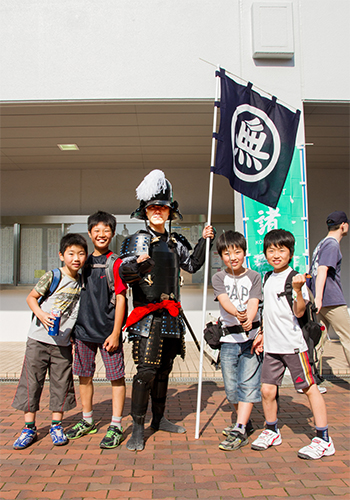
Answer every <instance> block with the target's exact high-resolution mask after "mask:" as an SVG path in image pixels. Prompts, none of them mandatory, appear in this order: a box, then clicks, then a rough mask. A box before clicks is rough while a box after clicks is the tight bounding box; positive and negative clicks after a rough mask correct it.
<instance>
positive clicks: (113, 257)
mask: <svg viewBox="0 0 350 500" xmlns="http://www.w3.org/2000/svg"><path fill="white" fill-rule="evenodd" d="M106 257H107V260H106V263H105V264H90V261H91V259H90V258H88V260H87V261H86V264H85V266H84V269H85V268H86V267H87V266H90V267H91V268H93V269H96V268H100V269H106V279H107V284H108V288H109V290H110V292H111V294H112V297H111V304H113V305H114V306H115V302H116V297H115V284H114V274H113V269H114V264H115V263H116V261H117V259H118V258H119V257H118V255H117V254H116V253H113V252H108V254H107V255H106ZM85 283H86V280H85V273H84V270H83V285H82V286H83V287H85Z"/></svg>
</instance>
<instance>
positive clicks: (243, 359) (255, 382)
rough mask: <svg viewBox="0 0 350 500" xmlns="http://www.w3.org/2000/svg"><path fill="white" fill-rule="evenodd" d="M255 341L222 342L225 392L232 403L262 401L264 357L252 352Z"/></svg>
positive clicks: (222, 368)
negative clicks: (261, 376)
mask: <svg viewBox="0 0 350 500" xmlns="http://www.w3.org/2000/svg"><path fill="white" fill-rule="evenodd" d="M252 344H253V341H252V340H247V342H242V343H236V344H235V343H230V342H223V343H222V344H221V354H220V357H221V371H222V376H223V379H224V385H225V392H226V397H227V399H228V401H229V402H230V403H232V404H238V403H239V402H242V403H258V402H259V401H261V393H260V374H261V366H262V357H261V355H260V356H257V355H256V354H255V352H254V353H253V354H251V353H250V350H251V348H252Z"/></svg>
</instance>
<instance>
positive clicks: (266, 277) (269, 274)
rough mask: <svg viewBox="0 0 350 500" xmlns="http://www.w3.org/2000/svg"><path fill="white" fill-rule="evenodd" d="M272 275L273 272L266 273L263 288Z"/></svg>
mask: <svg viewBox="0 0 350 500" xmlns="http://www.w3.org/2000/svg"><path fill="white" fill-rule="evenodd" d="M272 273H273V271H267V273H265V275H264V282H263V286H265V283H266V281H267V279H268V278H269V277H270V276H271V274H272Z"/></svg>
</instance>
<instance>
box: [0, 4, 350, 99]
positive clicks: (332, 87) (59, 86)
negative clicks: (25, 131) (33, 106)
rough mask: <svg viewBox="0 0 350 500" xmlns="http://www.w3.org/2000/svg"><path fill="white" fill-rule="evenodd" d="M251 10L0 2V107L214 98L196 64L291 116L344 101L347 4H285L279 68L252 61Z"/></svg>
mask: <svg viewBox="0 0 350 500" xmlns="http://www.w3.org/2000/svg"><path fill="white" fill-rule="evenodd" d="M253 3H254V2H253V1H252V0H216V2H211V1H209V0H192V1H191V2H188V1H186V0H176V1H174V0H149V1H148V2H144V1H143V0H134V1H133V2H130V1H128V0H119V1H118V2H116V1H115V0H100V1H98V2H96V0H75V1H74V2H71V1H70V0H60V1H51V2H47V1H46V0H37V1H35V2H27V1H25V0H3V1H2V3H1V14H2V15H1V21H0V22H1V25H0V28H1V29H0V43H1V47H2V51H1V56H0V57H1V59H0V65H1V68H3V69H6V68H8V69H9V71H2V77H1V79H2V81H1V89H0V100H4V101H21V100H24V101H28V100H61V99H68V100H71V99H116V98H117V99H164V98H166V99H167V98H170V99H177V98H178V99H181V98H186V99H196V98H212V97H213V93H214V83H213V78H212V76H213V67H212V66H210V65H208V64H206V63H205V62H203V61H202V60H201V58H202V59H204V60H206V61H209V62H210V63H212V64H214V65H218V64H219V65H221V66H222V67H224V68H226V69H227V70H229V71H231V72H232V73H234V74H236V75H238V76H239V77H241V78H243V79H245V80H251V81H253V82H254V83H255V85H257V86H258V87H260V88H262V89H267V90H268V91H269V92H271V93H273V94H275V95H277V96H278V97H279V98H280V99H282V100H284V101H285V102H288V103H289V104H291V105H293V106H296V107H297V106H299V102H300V100H301V99H333V100H344V99H349V97H350V88H349V85H348V77H349V64H344V61H349V59H350V57H349V56H350V54H349V52H350V43H349V41H350V38H349V36H350V35H349V30H348V21H349V13H350V3H349V2H348V0H308V1H300V0H291V2H290V3H291V4H292V6H293V22H294V29H293V31H294V45H295V56H294V58H293V59H292V60H286V61H282V60H277V61H271V60H266V61H262V60H260V61H257V60H254V59H253V58H252V23H251V8H252V4H253ZM269 3H270V4H274V3H275V4H278V3H279V2H278V1H274V0H272V2H269ZM267 29H269V27H267ZM282 35H283V34H281V36H282ZM335 75H336V82H335Z"/></svg>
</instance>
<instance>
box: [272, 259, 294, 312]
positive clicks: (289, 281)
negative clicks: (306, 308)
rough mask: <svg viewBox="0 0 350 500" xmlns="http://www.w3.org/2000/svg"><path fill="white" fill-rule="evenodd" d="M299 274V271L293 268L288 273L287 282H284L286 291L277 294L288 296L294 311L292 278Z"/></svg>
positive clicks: (278, 295)
mask: <svg viewBox="0 0 350 500" xmlns="http://www.w3.org/2000/svg"><path fill="white" fill-rule="evenodd" d="M297 274H299V273H298V272H297V271H295V270H294V269H292V270H291V272H290V273H289V274H288V276H287V278H286V282H285V284H284V291H283V292H281V293H278V294H277V297H286V299H287V301H288V304H289V306H290V308H291V310H292V311H293V285H292V280H293V277H294V276H296V275H297Z"/></svg>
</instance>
